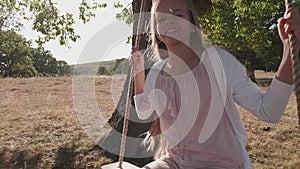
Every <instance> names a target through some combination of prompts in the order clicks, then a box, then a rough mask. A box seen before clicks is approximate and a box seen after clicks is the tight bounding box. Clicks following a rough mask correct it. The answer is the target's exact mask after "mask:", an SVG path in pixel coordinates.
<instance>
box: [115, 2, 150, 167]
mask: <svg viewBox="0 0 300 169" xmlns="http://www.w3.org/2000/svg"><path fill="white" fill-rule="evenodd" d="M144 1H145V0H141V7H140V14H139V18H138V24H137V34H136V39H135V43H134V47H133V49H135V50H138V49H139V46H140V41H141V31H142V19H143V18H144V12H143V11H145V5H146V3H145V2H144ZM129 76H130V77H129V84H128V91H127V99H126V109H125V114H124V124H123V132H122V139H121V148H120V155H119V168H121V169H122V163H123V161H124V154H125V147H126V137H127V132H128V122H129V116H130V107H131V99H132V95H133V90H132V89H133V68H131V70H130V74H129Z"/></svg>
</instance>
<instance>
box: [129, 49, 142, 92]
mask: <svg viewBox="0 0 300 169" xmlns="http://www.w3.org/2000/svg"><path fill="white" fill-rule="evenodd" d="M130 64H131V66H132V67H133V73H134V87H135V95H138V94H141V93H144V85H145V70H144V56H143V54H142V53H141V52H140V51H134V52H132V55H131V57H130Z"/></svg>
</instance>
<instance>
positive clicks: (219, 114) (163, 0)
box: [130, 0, 300, 169]
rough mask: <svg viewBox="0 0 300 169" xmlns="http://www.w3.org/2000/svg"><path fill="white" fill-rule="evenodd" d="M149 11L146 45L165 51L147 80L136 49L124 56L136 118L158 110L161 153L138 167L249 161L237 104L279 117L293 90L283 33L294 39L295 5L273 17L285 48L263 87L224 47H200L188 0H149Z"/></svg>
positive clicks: (299, 31) (299, 28) (155, 134)
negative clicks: (129, 70)
mask: <svg viewBox="0 0 300 169" xmlns="http://www.w3.org/2000/svg"><path fill="white" fill-rule="evenodd" d="M151 14H152V16H151V17H152V18H151V19H152V20H151V29H152V35H153V36H152V47H153V48H154V49H155V53H156V55H157V56H159V57H160V58H164V59H161V60H160V61H158V62H157V63H156V64H155V65H154V66H153V67H152V68H151V70H150V72H149V74H148V76H147V79H146V80H145V72H144V58H143V55H142V53H141V52H139V51H134V52H133V53H132V57H131V59H130V63H131V65H132V66H133V68H134V74H135V79H134V83H135V97H134V99H135V105H136V111H137V113H138V116H139V118H141V119H148V118H150V117H152V116H151V115H152V114H153V112H154V111H155V112H156V113H155V115H156V117H157V118H156V119H155V120H154V121H153V122H152V126H151V129H150V130H149V135H150V136H151V138H153V140H157V139H160V146H161V147H160V149H159V152H158V154H160V158H158V159H156V160H155V161H153V162H152V163H150V164H148V165H146V166H145V167H144V168H146V169H169V168H172V169H173V168H174V169H177V168H178V169H179V168H180V169H181V168H184V169H185V168H189V169H192V168H199V169H200V168H211V169H214V168H246V169H249V168H252V167H251V162H250V159H249V156H248V153H247V150H246V142H247V134H246V130H245V128H244V124H243V122H242V120H241V117H240V114H239V112H238V110H237V108H236V105H235V104H238V105H240V106H242V107H243V108H245V109H246V110H249V111H250V112H251V113H253V114H254V115H256V116H257V117H258V118H259V119H261V120H263V121H266V122H272V123H276V122H278V121H279V119H280V117H281V115H282V113H283V111H284V109H285V107H286V104H287V102H288V100H289V97H290V94H291V92H292V90H293V85H292V84H293V78H292V77H293V76H292V68H291V55H290V48H289V43H288V38H287V37H288V36H287V34H288V33H289V32H291V31H294V33H295V35H296V37H297V39H298V40H300V25H299V23H300V15H299V12H298V10H297V9H296V8H291V9H287V12H286V15H285V17H284V18H281V19H280V20H279V24H278V28H279V35H280V37H281V39H282V42H283V45H284V48H283V49H284V52H283V57H282V62H281V64H280V66H279V69H278V72H277V75H276V77H274V79H273V81H272V83H271V85H270V87H269V89H268V91H267V92H266V93H263V92H262V91H260V89H259V87H258V86H257V85H256V84H254V83H252V82H251V80H250V79H249V78H248V77H247V76H245V68H244V66H243V65H242V64H240V63H239V62H238V61H237V60H236V59H235V58H234V57H233V56H232V55H231V54H230V53H228V52H227V51H225V50H223V49H221V48H218V47H209V48H207V49H205V48H204V46H203V44H202V38H201V30H200V29H199V24H198V21H197V14H196V12H195V10H194V5H193V1H192V0H153V3H152V13H151ZM299 46H300V44H299V43H298V47H299ZM148 139H149V137H148ZM150 140H151V139H150ZM153 140H152V141H153Z"/></svg>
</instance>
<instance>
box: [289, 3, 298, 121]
mask: <svg viewBox="0 0 300 169" xmlns="http://www.w3.org/2000/svg"><path fill="white" fill-rule="evenodd" d="M295 5H296V1H294V0H286V7H287V8H291V7H293V6H295ZM289 41H290V45H291V51H290V52H291V54H292V63H293V74H294V82H295V94H296V100H297V111H298V124H299V125H300V64H299V51H298V49H297V39H296V36H295V34H294V33H293V32H292V33H290V34H289Z"/></svg>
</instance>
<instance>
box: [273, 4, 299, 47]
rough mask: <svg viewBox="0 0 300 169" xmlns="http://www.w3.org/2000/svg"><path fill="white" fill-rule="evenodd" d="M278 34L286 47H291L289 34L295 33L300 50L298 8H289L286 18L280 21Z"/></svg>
mask: <svg viewBox="0 0 300 169" xmlns="http://www.w3.org/2000/svg"><path fill="white" fill-rule="evenodd" d="M278 32H279V36H280V38H281V40H282V42H283V44H284V45H287V46H289V40H288V34H289V33H291V32H294V34H295V37H296V39H297V48H298V50H299V49H300V13H299V10H298V8H297V7H292V8H287V9H286V12H285V14H284V17H282V18H280V19H278Z"/></svg>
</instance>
